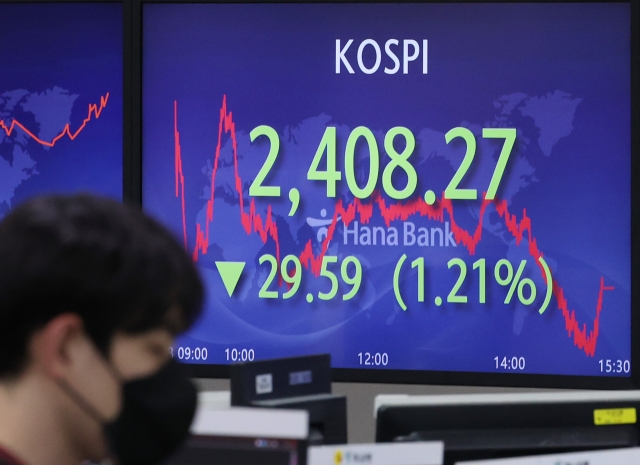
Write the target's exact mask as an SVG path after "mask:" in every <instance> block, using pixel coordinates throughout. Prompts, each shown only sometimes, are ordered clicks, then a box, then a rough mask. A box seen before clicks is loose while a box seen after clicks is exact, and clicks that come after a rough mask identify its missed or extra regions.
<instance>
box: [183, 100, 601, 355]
mask: <svg viewBox="0 0 640 465" xmlns="http://www.w3.org/2000/svg"><path fill="white" fill-rule="evenodd" d="M227 133H228V134H229V137H230V139H231V143H232V149H233V166H234V173H235V189H236V191H237V192H238V199H239V213H240V221H241V223H242V226H243V228H244V230H245V232H246V233H247V235H249V234H252V233H257V234H258V235H259V236H260V238H261V239H262V242H266V241H267V240H268V239H269V238H271V239H272V240H273V241H274V243H275V246H276V258H277V261H278V263H280V243H279V239H278V227H277V225H276V222H275V220H274V219H273V216H272V212H271V206H270V205H269V206H268V207H267V212H266V214H265V217H264V219H263V217H262V215H260V214H259V213H257V212H256V206H255V201H254V199H251V202H250V204H249V212H248V213H247V212H246V211H245V207H244V197H243V189H242V185H243V184H242V179H241V178H240V174H239V173H238V153H237V140H236V129H235V123H234V122H233V114H232V112H231V111H227V98H226V95H225V96H224V97H223V100H222V107H221V108H220V122H219V124H218V141H217V145H216V152H215V156H214V160H213V170H212V172H211V192H210V197H209V199H208V200H207V209H206V218H205V225H204V231H203V230H202V226H201V225H200V223H197V224H196V243H195V246H194V249H193V260H194V261H198V257H199V254H200V253H202V254H206V253H207V250H208V247H209V234H210V225H211V223H212V222H213V218H214V209H213V205H214V200H215V198H214V186H215V179H216V173H217V171H218V161H219V159H220V151H221V149H222V137H223V135H224V134H227ZM174 141H175V146H174V154H175V175H176V197H181V206H182V229H183V234H184V245H185V249H186V248H187V226H186V210H185V198H184V189H185V178H184V171H183V169H182V150H181V147H180V132H179V131H178V102H174ZM491 203H493V204H494V207H495V210H496V211H497V213H498V214H499V215H500V217H501V218H502V219H503V220H504V222H505V225H506V228H507V230H508V231H509V233H510V234H511V235H512V236H513V238H514V239H515V242H516V245H520V243H521V242H522V240H523V239H524V238H525V237H526V239H527V243H528V249H529V254H530V255H531V257H532V258H534V259H535V261H536V263H538V266H539V267H540V272H541V273H542V276H543V279H545V281H546V277H545V274H544V271H543V268H542V266H541V265H540V262H539V260H538V259H539V258H540V257H542V256H543V254H542V252H541V251H540V249H538V244H537V241H536V238H535V237H534V236H533V233H532V225H531V219H530V218H529V217H528V216H527V211H526V209H523V211H522V218H521V219H520V221H518V219H517V218H516V215H514V214H511V213H510V212H509V210H508V205H507V202H506V200H497V199H496V200H486V199H484V200H483V201H482V203H481V205H480V212H479V215H478V225H477V226H476V228H475V230H474V231H472V232H469V231H466V230H465V229H463V228H462V227H460V226H458V225H457V223H456V221H455V218H454V208H453V203H452V202H451V200H449V199H445V198H444V196H443V197H442V198H441V199H439V200H438V201H437V202H436V203H434V204H433V205H428V204H427V203H426V202H425V201H424V200H422V199H421V198H416V199H414V200H411V201H409V202H407V203H404V204H403V203H400V202H398V203H392V204H390V205H387V203H386V201H385V200H384V199H383V198H382V197H381V196H380V195H379V194H378V193H377V192H376V193H374V194H373V196H372V199H371V201H370V202H368V203H363V202H362V201H361V200H360V199H357V198H356V199H354V200H353V201H352V202H351V203H349V204H348V205H343V203H342V200H338V202H337V203H336V207H335V210H334V213H333V221H332V222H331V225H330V226H329V228H328V231H327V236H326V238H325V239H324V241H323V242H322V247H321V249H320V253H319V254H318V255H317V256H316V255H315V254H314V253H313V246H312V243H311V241H309V242H307V244H306V245H305V248H304V250H303V251H302V253H301V254H300V257H299V258H300V262H301V263H302V265H303V266H304V267H305V268H307V269H310V270H311V272H312V273H313V274H314V275H315V276H319V274H320V269H321V266H322V260H323V258H324V256H325V254H326V253H327V250H328V248H329V244H330V243H331V241H332V239H333V235H334V233H335V229H336V226H337V224H338V218H339V217H341V219H342V222H343V223H344V224H345V226H348V225H349V224H350V223H351V222H352V221H354V220H355V218H356V215H358V218H359V220H360V222H362V223H364V224H366V223H368V222H369V221H370V220H371V217H372V216H373V213H374V209H375V208H376V207H377V210H378V211H379V213H380V215H381V217H382V218H383V219H384V221H385V223H386V225H387V226H389V225H390V224H391V222H392V221H394V220H407V219H408V218H410V217H412V216H414V215H419V216H421V217H427V218H429V219H432V220H437V221H440V222H444V220H445V213H446V214H447V216H448V217H449V222H450V224H451V231H452V232H453V236H454V239H455V241H456V243H457V244H462V245H463V246H464V247H465V248H466V249H467V250H468V252H469V254H470V255H474V254H475V251H476V247H477V245H478V244H479V243H480V241H481V240H482V231H483V228H482V223H483V219H484V214H485V212H486V210H487V207H488V206H489V204H491ZM552 281H553V283H552V290H553V295H554V296H555V298H556V301H557V303H558V309H559V310H560V311H561V312H562V316H563V317H564V320H565V329H566V330H567V336H568V337H571V336H572V335H573V344H574V345H575V346H576V347H578V348H579V349H581V350H583V351H584V352H585V354H587V355H588V356H590V357H593V356H594V355H595V351H596V343H597V341H598V334H599V329H600V313H601V311H602V302H603V297H604V291H610V290H613V289H614V287H613V286H605V284H604V278H601V279H600V290H599V292H598V300H597V303H596V316H595V319H594V321H593V329H591V330H589V329H587V325H586V323H583V324H582V325H581V324H580V323H579V322H578V320H577V319H576V314H575V310H569V304H568V302H567V299H566V298H565V296H564V290H563V289H562V287H560V285H559V284H558V283H557V282H556V281H555V280H554V279H553V278H552Z"/></svg>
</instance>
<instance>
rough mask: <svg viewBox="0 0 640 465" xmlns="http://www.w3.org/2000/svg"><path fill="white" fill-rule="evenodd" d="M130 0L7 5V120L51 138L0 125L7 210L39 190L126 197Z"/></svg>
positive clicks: (0, 17) (2, 40)
mask: <svg viewBox="0 0 640 465" xmlns="http://www.w3.org/2000/svg"><path fill="white" fill-rule="evenodd" d="M122 50H123V46H122V5H121V4H119V3H102V4H101V3H94V4H81V3H59V4H56V3H52V4H44V3H40V4H29V3H26V4H24V3H23V4H17V3H16V4H2V5H0V55H1V56H2V66H0V120H3V121H4V123H5V125H6V126H7V127H8V126H10V125H11V123H12V121H13V120H14V119H15V120H18V121H19V122H20V123H21V124H22V125H23V126H25V127H26V128H28V130H29V131H31V132H32V133H33V134H34V135H36V136H37V137H39V138H40V139H41V140H43V141H45V142H51V141H52V140H53V139H54V138H55V137H56V136H57V135H59V134H60V133H62V132H63V130H64V127H65V125H66V124H69V127H70V132H71V133H75V132H76V131H77V130H78V128H80V127H81V126H82V124H83V121H84V120H85V118H87V116H88V115H89V105H91V104H97V105H98V108H99V107H100V104H101V97H104V96H106V94H107V93H108V94H109V97H108V100H107V102H106V106H105V107H104V109H103V110H102V112H101V113H100V116H99V118H95V114H92V117H91V120H90V121H89V122H87V124H86V126H85V127H84V128H83V129H82V130H81V131H80V132H79V133H78V135H77V137H76V138H75V139H74V140H71V139H70V138H69V137H67V135H65V136H63V137H62V138H61V139H60V140H59V141H57V142H56V144H55V145H54V146H53V147H46V146H43V145H42V144H40V143H38V142H37V141H35V140H34V139H33V138H32V137H30V136H29V135H27V134H26V133H24V132H23V131H22V130H21V129H20V128H17V127H16V128H15V129H14V130H13V132H12V133H11V135H7V134H6V131H3V130H2V129H0V218H2V217H3V216H5V215H6V214H7V213H8V212H9V211H10V209H11V208H12V207H14V206H16V205H17V204H19V203H21V202H23V201H24V200H26V199H28V198H30V197H32V196H34V195H39V194H47V193H53V192H57V193H71V192H78V191H88V192H93V193H98V194H102V195H107V196H110V197H114V198H117V199H121V198H122V121H123V120H122V111H123V108H122V79H123V77H122Z"/></svg>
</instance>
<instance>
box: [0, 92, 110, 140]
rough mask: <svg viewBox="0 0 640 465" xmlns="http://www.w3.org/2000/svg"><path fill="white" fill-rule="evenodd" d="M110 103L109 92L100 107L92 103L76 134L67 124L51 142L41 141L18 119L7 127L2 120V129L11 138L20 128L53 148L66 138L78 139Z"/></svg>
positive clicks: (102, 99)
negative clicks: (88, 124)
mask: <svg viewBox="0 0 640 465" xmlns="http://www.w3.org/2000/svg"><path fill="white" fill-rule="evenodd" d="M108 101H109V93H108V92H107V93H106V94H105V95H103V96H102V97H100V105H98V104H97V103H92V104H90V105H89V110H88V112H87V117H86V118H85V119H84V121H83V122H82V124H81V125H80V126H79V127H78V129H76V130H75V132H71V126H70V125H69V123H67V124H66V125H65V126H64V128H63V129H62V132H60V134H58V135H57V136H55V137H54V138H53V139H52V140H50V141H46V140H42V139H40V138H39V137H38V136H36V135H35V134H34V133H33V132H31V131H30V130H29V129H27V128H26V127H25V126H24V125H23V124H22V123H21V122H20V121H18V120H17V119H14V120H12V121H11V124H9V125H8V126H7V124H6V123H5V121H4V120H0V128H2V129H3V130H4V132H5V134H6V135H7V137H9V136H11V134H12V133H13V131H14V130H15V129H16V128H19V129H20V130H21V131H22V132H24V133H25V134H26V135H28V136H29V137H31V138H32V139H33V140H35V141H36V142H37V143H38V144H40V145H43V146H45V147H53V146H54V145H56V143H57V142H58V141H59V140H60V139H62V138H63V137H65V136H67V137H68V138H69V139H71V140H74V139H75V138H76V137H78V134H80V133H81V132H82V130H83V129H84V128H85V126H86V125H87V123H89V122H90V121H91V120H92V119H93V118H95V119H98V118H100V114H101V113H102V110H104V108H105V107H106V106H107V102H108Z"/></svg>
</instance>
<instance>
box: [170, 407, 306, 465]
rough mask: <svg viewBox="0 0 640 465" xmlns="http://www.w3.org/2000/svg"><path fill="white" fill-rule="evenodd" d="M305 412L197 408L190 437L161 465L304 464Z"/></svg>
mask: <svg viewBox="0 0 640 465" xmlns="http://www.w3.org/2000/svg"><path fill="white" fill-rule="evenodd" d="M307 421H308V419H307V412H304V411H295V410H292V411H280V410H265V409H254V408H235V407H234V408H227V409H210V408H200V409H199V411H198V413H197V414H196V418H195V420H194V424H193V425H192V427H191V432H192V436H191V437H190V438H189V439H188V440H187V442H186V444H185V445H184V446H183V447H182V449H181V450H180V451H179V452H178V453H177V454H175V455H174V456H173V457H171V458H170V459H169V460H167V461H166V462H165V463H164V465H210V464H212V463H213V464H216V465H305V464H306V459H307V457H306V455H307V447H306V437H307V433H308V429H307Z"/></svg>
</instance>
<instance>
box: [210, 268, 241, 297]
mask: <svg viewBox="0 0 640 465" xmlns="http://www.w3.org/2000/svg"><path fill="white" fill-rule="evenodd" d="M244 265H245V262H216V267H217V268H218V272H219V273H220V277H221V278H222V282H223V283H224V287H225V289H226V290H227V293H228V294H229V297H231V296H232V295H233V291H235V289H236V286H237V285H238V281H239V280H240V275H242V270H244Z"/></svg>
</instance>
